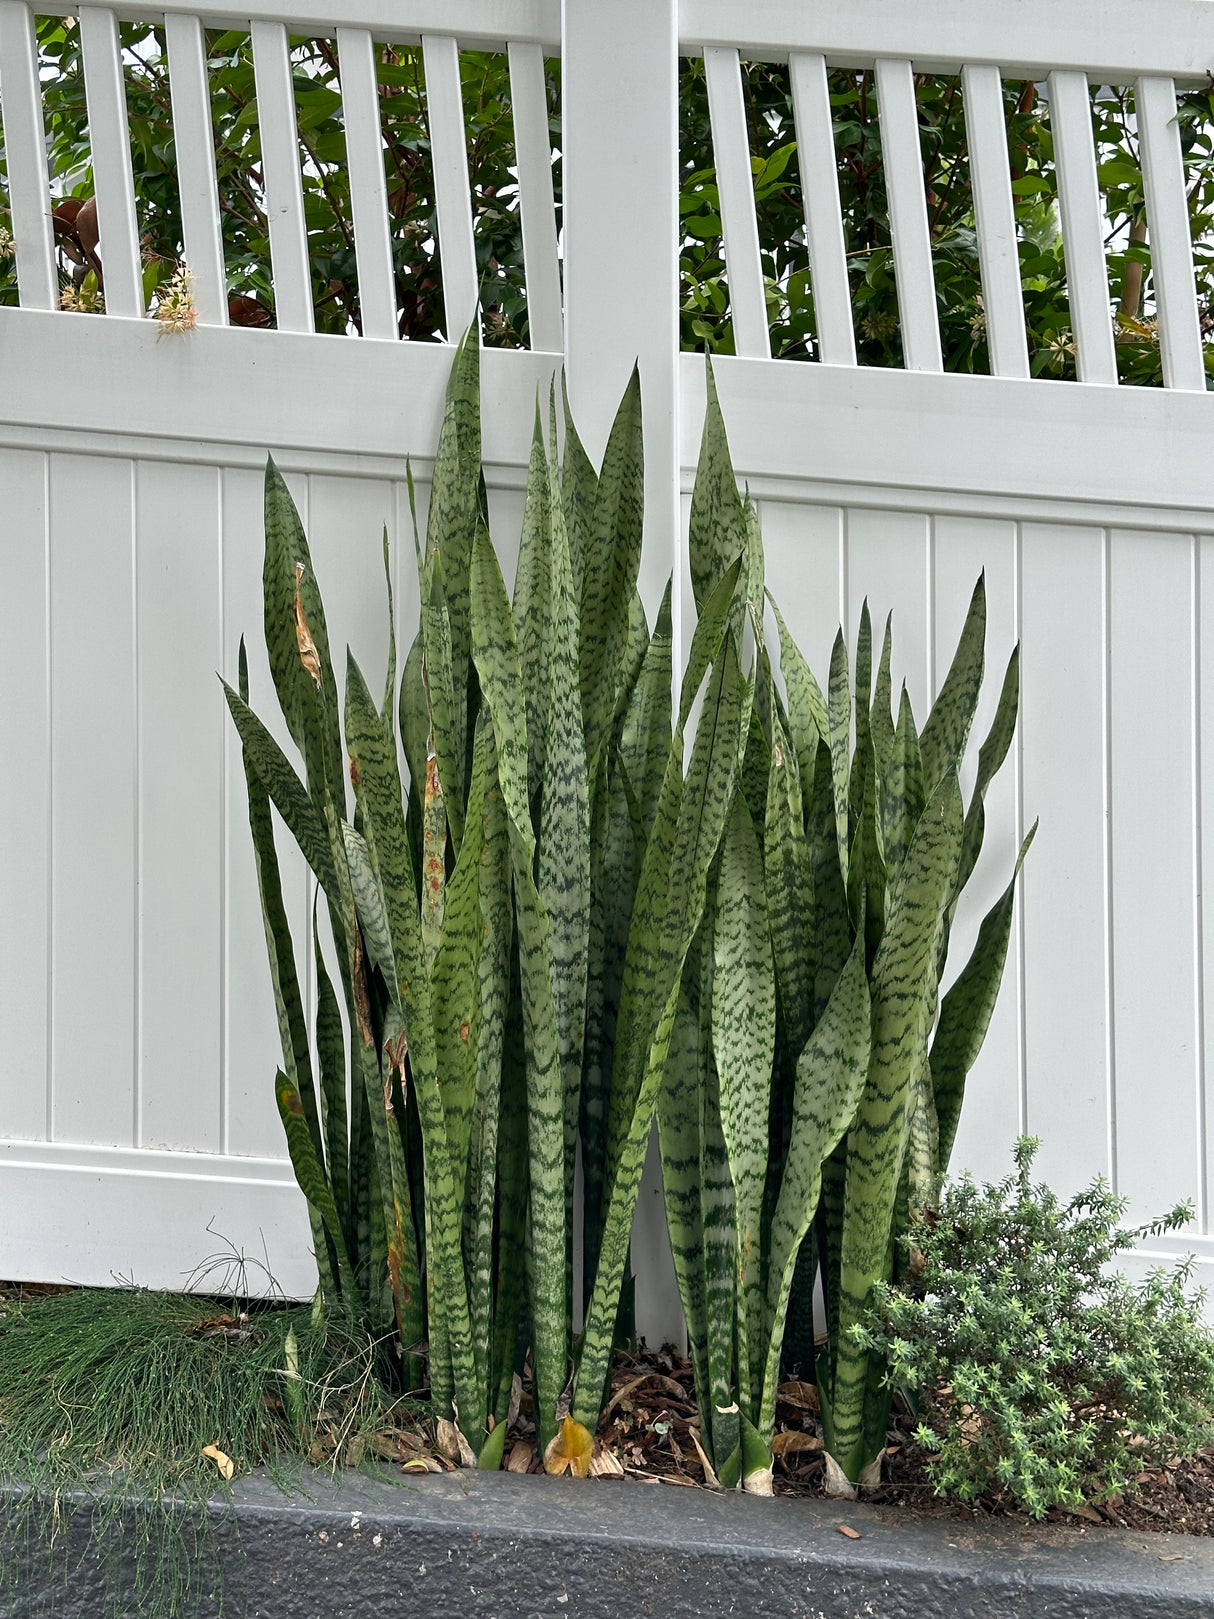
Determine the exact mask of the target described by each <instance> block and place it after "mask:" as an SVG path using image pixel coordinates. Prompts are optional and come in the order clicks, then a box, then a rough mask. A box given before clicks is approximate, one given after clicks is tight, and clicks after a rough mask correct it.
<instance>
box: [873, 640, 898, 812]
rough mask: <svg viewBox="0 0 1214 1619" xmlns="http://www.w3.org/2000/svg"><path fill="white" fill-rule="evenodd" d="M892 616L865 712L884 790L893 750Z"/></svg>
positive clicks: (880, 785)
mask: <svg viewBox="0 0 1214 1619" xmlns="http://www.w3.org/2000/svg"><path fill="white" fill-rule="evenodd" d="M893 624H894V615H893V614H892V613H889V614H887V615H886V619H885V636H884V639H883V640H882V643H881V661H880V662H879V663H878V665H877V685H876V688H875V690H874V692H873V705H872V710H871V712H870V715H869V729H870V730H871V732H872V738H873V747H874V749H875V750H876V754H877V783H878V786H879V787H880V788H881V789H882V790H884V786H885V781H886V778H887V777H888V775H889V761H890V758H891V756H892V754H893V751H894V718H893V709H892V707H891V702H892V694H891V686H890V660H891V658H892V655H893Z"/></svg>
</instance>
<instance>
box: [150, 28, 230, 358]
mask: <svg viewBox="0 0 1214 1619" xmlns="http://www.w3.org/2000/svg"><path fill="white" fill-rule="evenodd" d="M164 32H165V44H166V45H167V47H168V53H169V82H170V87H171V91H172V98H173V100H172V105H173V149H174V151H175V153H176V155H177V187H178V191H179V193H180V196H181V229H182V235H183V237H184V245H185V261H186V263H187V265H188V266H189V268H190V272H191V274H192V275H193V277H194V279H193V282H192V291H193V294H194V306H195V308H196V310H197V312H198V319H199V320H200V321H201V322H202V323H203V324H204V325H206V326H226V325H227V323H228V276H227V270H226V268H225V265H224V260H223V236H222V232H221V230H220V224H219V188H218V185H217V184H216V180H215V136H214V131H213V129H212V127H211V87H210V83H209V81H208V77H207V61H206V41H205V39H204V37H203V30H202V23H201V22H200V21H199V19H198V18H197V17H183V16H172V15H170V16H168V17H166V18H165V21H164Z"/></svg>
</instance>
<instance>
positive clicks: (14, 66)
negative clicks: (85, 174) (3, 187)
mask: <svg viewBox="0 0 1214 1619" xmlns="http://www.w3.org/2000/svg"><path fill="white" fill-rule="evenodd" d="M0 103H2V104H3V107H4V158H5V165H6V168H7V170H8V174H7V188H8V204H9V211H10V214H11V217H12V222H13V236H14V238H15V241H16V252H17V290H18V292H19V294H20V297H21V303H22V306H23V307H24V308H26V309H55V308H57V307H58V303H59V277H58V276H57V275H56V273H55V253H54V242H53V238H52V230H51V204H50V190H49V188H48V186H47V172H46V171H47V162H46V128H45V125H44V123H43V119H42V90H41V86H40V84H39V81H38V51H37V43H36V41H35V38H34V18H33V13H32V12H31V10H30V8H29V7H28V6H27V5H26V4H25V3H24V0H0Z"/></svg>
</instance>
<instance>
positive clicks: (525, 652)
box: [514, 395, 563, 830]
mask: <svg viewBox="0 0 1214 1619" xmlns="http://www.w3.org/2000/svg"><path fill="white" fill-rule="evenodd" d="M550 476H551V475H550V473H549V468H548V457H547V454H546V452H545V450H544V434H543V426H542V424H541V421H540V405H539V397H538V395H537V397H536V402H535V429H534V431H533V433H532V437H531V462H530V466H529V468H528V472H527V502H526V505H525V506H524V508H523V532H522V538H521V540H520V541H519V553H518V568H517V570H516V572H515V576H514V627H515V631H516V633H517V636H518V653H519V665H520V667H521V669H522V673H523V690H524V692H525V694H526V699H527V787H528V792H529V794H530V797H531V800H532V802H533V803H535V804H538V803H539V798H540V787H541V784H542V782H543V779H544V744H545V741H546V738H547V732H548V705H549V702H550V700H551V691H552V687H551V683H550V681H549V675H548V666H549V662H550V660H551V656H552V635H553V602H552V566H553V565H552V527H553V513H552V509H551V505H550V502H551V500H552V493H553V492H552V490H551V488H550ZM559 498H560V496H559V490H558V491H557V501H558V504H559ZM562 526H563V514H562ZM537 830H538V828H537Z"/></svg>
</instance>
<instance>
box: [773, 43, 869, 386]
mask: <svg viewBox="0 0 1214 1619" xmlns="http://www.w3.org/2000/svg"><path fill="white" fill-rule="evenodd" d="M789 67H790V70H791V77H792V99H793V115H794V118H795V121H796V127H797V162H798V164H799V165H800V169H801V194H802V198H803V200H804V204H805V240H806V242H807V244H808V247H809V275H810V285H811V287H812V288H813V298H814V322H815V325H816V326H817V337H818V357H819V359H821V360H823V361H824V362H825V363H826V364H827V365H855V363H856V335H855V329H854V327H853V325H852V314H851V288H850V286H849V284H848V279H847V244H846V242H845V241H844V237H843V213H842V209H841V207H840V203H839V169H838V159H837V157H836V155H835V135H834V127H833V120H832V118H831V110H830V81H829V80H828V78H827V74H826V58H825V57H824V56H822V55H821V54H819V53H817V52H797V53H794V54H793V55H792V56H790V57H789Z"/></svg>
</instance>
